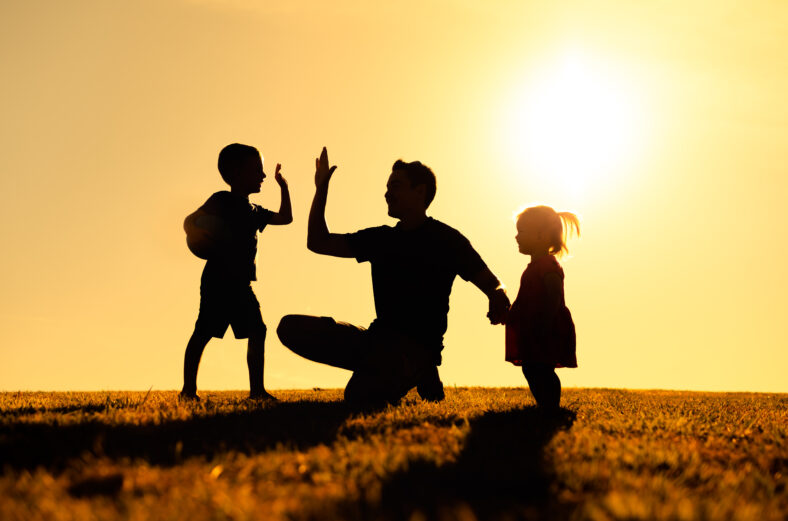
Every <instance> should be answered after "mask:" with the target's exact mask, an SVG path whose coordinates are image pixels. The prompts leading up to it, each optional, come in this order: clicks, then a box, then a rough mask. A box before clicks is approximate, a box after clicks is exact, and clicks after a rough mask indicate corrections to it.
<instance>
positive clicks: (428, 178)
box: [391, 159, 437, 208]
mask: <svg viewBox="0 0 788 521" xmlns="http://www.w3.org/2000/svg"><path fill="white" fill-rule="evenodd" d="M394 170H402V171H403V172H405V173H406V174H407V176H408V179H409V180H410V186H412V187H414V188H415V187H416V186H418V185H424V186H425V187H426V192H425V194H424V203H425V208H428V207H429V206H430V203H431V202H432V200H433V199H435V191H436V189H437V181H436V180H435V174H434V173H433V172H432V169H430V167H428V166H427V165H425V164H422V163H421V162H420V161H413V162H411V163H406V162H405V161H403V160H402V159H397V161H396V162H395V163H394V166H392V167H391V171H392V172H393V171H394Z"/></svg>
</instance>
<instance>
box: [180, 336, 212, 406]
mask: <svg viewBox="0 0 788 521" xmlns="http://www.w3.org/2000/svg"><path fill="white" fill-rule="evenodd" d="M210 339H211V337H210V336H208V335H205V334H202V333H198V332H197V331H195V332H194V333H192V336H191V338H189V343H188V344H186V354H185V355H184V359H183V390H181V396H183V397H186V398H193V397H195V396H197V369H199V367H200V359H201V358H202V353H203V351H204V350H205V346H206V345H208V341H209V340H210Z"/></svg>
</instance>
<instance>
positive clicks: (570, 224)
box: [556, 212, 580, 255]
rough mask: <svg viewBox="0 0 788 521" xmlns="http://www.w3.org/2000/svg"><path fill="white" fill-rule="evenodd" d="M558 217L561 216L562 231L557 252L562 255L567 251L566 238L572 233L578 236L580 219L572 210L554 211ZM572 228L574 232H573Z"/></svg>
mask: <svg viewBox="0 0 788 521" xmlns="http://www.w3.org/2000/svg"><path fill="white" fill-rule="evenodd" d="M556 213H557V215H558V217H560V218H561V224H562V225H563V226H562V231H561V246H560V248H559V249H558V252H556V253H559V252H560V254H561V255H562V254H564V253H568V252H569V248H567V247H566V239H567V238H569V237H570V236H572V235H575V236H577V237H580V220H579V219H578V218H577V216H576V215H575V214H573V213H572V212H556ZM573 229H574V232H573Z"/></svg>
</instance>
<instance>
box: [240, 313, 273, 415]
mask: <svg viewBox="0 0 788 521" xmlns="http://www.w3.org/2000/svg"><path fill="white" fill-rule="evenodd" d="M265 334H266V328H265V326H262V328H261V329H258V330H257V331H255V332H253V333H251V334H250V335H249V344H248V346H249V347H248V348H247V350H246V365H247V366H249V398H253V399H256V400H259V399H265V400H275V399H276V398H274V397H273V396H272V395H270V394H269V393H268V391H266V390H265V383H264V382H265V380H264V369H265Z"/></svg>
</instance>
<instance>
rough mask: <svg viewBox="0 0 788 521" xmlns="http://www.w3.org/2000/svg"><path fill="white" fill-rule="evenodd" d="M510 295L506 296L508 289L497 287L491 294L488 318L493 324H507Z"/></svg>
mask: <svg viewBox="0 0 788 521" xmlns="http://www.w3.org/2000/svg"><path fill="white" fill-rule="evenodd" d="M509 305H510V304H509V297H507V296H506V291H505V290H504V289H503V288H498V289H496V290H495V291H494V292H493V293H492V294H491V295H490V310H489V311H488V312H487V318H489V319H490V323H491V324H505V323H506V316H507V315H508V314H509Z"/></svg>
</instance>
